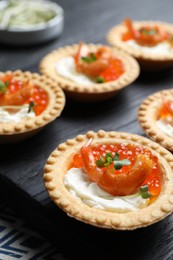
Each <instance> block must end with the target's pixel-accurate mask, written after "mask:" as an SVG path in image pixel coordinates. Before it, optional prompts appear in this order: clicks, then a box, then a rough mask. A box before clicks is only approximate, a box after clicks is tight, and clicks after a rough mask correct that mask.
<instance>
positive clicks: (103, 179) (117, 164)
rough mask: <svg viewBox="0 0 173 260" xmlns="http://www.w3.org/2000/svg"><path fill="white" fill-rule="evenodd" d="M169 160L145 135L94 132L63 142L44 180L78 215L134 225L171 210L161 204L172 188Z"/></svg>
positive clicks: (115, 224)
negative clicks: (163, 208)
mask: <svg viewBox="0 0 173 260" xmlns="http://www.w3.org/2000/svg"><path fill="white" fill-rule="evenodd" d="M87 139H88V140H87ZM164 153H165V154H164ZM167 157H169V161H167V159H166V158H167ZM170 162H173V156H172V155H171V154H170V153H169V152H168V151H166V150H165V149H164V148H162V147H161V146H159V145H158V144H155V143H153V142H152V141H150V140H148V139H146V138H143V137H140V136H137V135H131V134H126V133H116V132H108V133H106V132H104V131H102V130H100V131H99V132H98V133H94V132H91V131H90V132H88V133H87V135H86V136H82V135H80V136H77V137H76V138H75V139H71V140H67V142H66V143H64V144H61V145H59V147H58V149H57V150H55V151H54V152H53V153H52V155H51V156H50V157H49V159H48V161H47V164H46V166H45V171H44V181H45V186H46V188H47V190H48V192H49V195H50V196H51V198H52V199H53V200H54V201H55V203H56V204H57V205H58V206H59V207H61V208H62V209H63V210H65V211H66V212H67V213H68V214H70V215H71V216H73V217H75V218H77V219H78V220H81V221H84V222H87V223H89V224H92V225H96V226H99V227H105V228H112V229H135V228H138V227H142V226H147V225H150V224H152V223H154V222H156V221H159V220H160V219H162V218H163V217H165V216H166V215H168V214H169V213H171V212H172V211H173V204H171V205H170V207H169V210H168V211H169V213H168V212H167V213H166V214H165V212H164V210H162V206H161V205H162V203H163V202H164V199H165V195H166V200H165V203H167V200H168V199H169V195H170V194H171V192H172V191H173V183H172V180H173V176H172V174H171V171H172V170H171V165H170ZM153 211H154V212H159V213H158V214H155V213H153ZM152 214H153V216H154V217H153V216H152ZM98 216H99V217H98ZM144 216H145V218H144ZM146 219H147V221H145V220H146Z"/></svg>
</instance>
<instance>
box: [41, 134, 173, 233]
mask: <svg viewBox="0 0 173 260" xmlns="http://www.w3.org/2000/svg"><path fill="white" fill-rule="evenodd" d="M90 138H92V139H93V145H99V144H117V143H123V144H131V145H141V146H143V147H145V148H148V149H149V150H150V151H151V152H152V153H153V154H154V155H155V156H157V158H158V163H159V167H160V168H161V170H162V173H163V176H162V177H163V181H162V188H161V192H160V194H159V195H158V197H157V198H156V199H155V200H154V201H153V202H152V203H151V204H150V205H148V206H147V207H145V208H142V209H139V210H137V211H133V212H126V213H117V212H108V211H104V210H100V209H98V208H92V207H90V206H88V205H86V204H84V203H83V202H82V201H80V200H79V199H77V198H76V197H75V196H74V194H71V193H70V192H69V191H68V189H67V188H66V187H65V184H64V177H65V175H66V172H67V170H68V169H69V163H70V161H71V160H72V157H73V156H74V154H75V153H77V152H78V151H79V150H80V149H81V147H82V146H83V145H84V144H85V143H86V141H87V140H89V139H90ZM172 169H173V156H172V154H171V153H170V152H168V151H167V150H166V149H164V148H163V147H161V146H160V145H158V144H156V143H154V142H152V141H150V140H149V139H147V138H144V137H141V136H138V135H133V134H127V133H121V132H120V133H118V132H113V131H112V132H105V131H103V130H100V131H98V132H97V133H95V132H93V131H89V132H88V133H87V134H86V135H78V136H77V137H76V138H74V139H69V140H67V141H66V142H65V143H62V144H60V145H59V146H58V148H57V149H56V150H55V151H53V153H52V154H51V155H50V157H49V158H48V160H47V163H46V165H45V167H44V182H45V187H46V189H47V191H48V193H49V196H50V197H51V199H52V200H53V201H54V203H55V204H56V205H57V206H58V207H60V208H61V209H63V210H64V211H65V212H66V213H67V214H68V215H69V216H71V217H74V218H76V219H77V220H79V221H82V222H84V223H87V224H91V225H94V226H97V227H100V228H107V229H117V230H133V229H136V228H140V227H145V226H148V225H151V224H153V223H155V222H158V221H160V220H162V219H163V218H165V217H166V216H168V215H169V214H170V213H171V212H172V211H173V176H172Z"/></svg>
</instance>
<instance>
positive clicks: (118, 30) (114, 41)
mask: <svg viewBox="0 0 173 260" xmlns="http://www.w3.org/2000/svg"><path fill="white" fill-rule="evenodd" d="M133 25H134V28H136V29H138V28H140V27H141V26H148V25H149V26H159V27H160V28H161V29H162V30H165V31H167V32H170V33H171V34H173V25H172V24H169V23H164V22H159V21H133ZM124 32H126V27H125V25H123V24H120V25H117V26H114V27H112V28H111V29H110V30H109V32H108V34H107V41H108V42H109V44H110V45H112V46H115V47H118V48H120V49H121V50H123V51H126V52H127V53H128V54H130V55H132V56H133V57H135V58H136V59H137V61H138V62H139V64H140V65H141V68H142V69H145V70H157V69H163V68H167V67H169V66H171V65H172V64H173V48H172V52H170V53H169V54H163V53H160V54H159V55H158V54H155V53H146V52H144V51H143V50H142V47H141V49H135V48H133V47H132V46H129V45H128V44H126V42H125V41H122V39H121V36H122V34H123V33H124Z"/></svg>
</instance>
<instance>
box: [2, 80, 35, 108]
mask: <svg viewBox="0 0 173 260" xmlns="http://www.w3.org/2000/svg"><path fill="white" fill-rule="evenodd" d="M33 91H34V87H33V85H31V84H30V83H29V82H27V84H26V85H25V86H23V87H22V88H21V89H19V90H18V91H16V92H15V93H13V94H12V93H7V94H5V95H3V96H1V97H0V105H1V106H11V105H13V106H20V105H23V104H24V103H25V101H26V100H27V99H28V98H29V97H30V96H31V95H32V93H33Z"/></svg>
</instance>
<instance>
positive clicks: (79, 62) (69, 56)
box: [40, 42, 139, 101]
mask: <svg viewBox="0 0 173 260" xmlns="http://www.w3.org/2000/svg"><path fill="white" fill-rule="evenodd" d="M40 70H41V72H42V73H43V74H46V75H48V76H49V77H51V78H53V79H54V80H56V81H57V82H58V83H59V85H60V86H61V87H62V88H63V89H64V90H65V91H66V93H67V94H69V95H71V96H72V97H77V99H80V100H88V101H92V99H93V100H94V101H95V100H98V99H107V98H109V97H111V96H113V95H115V93H116V92H117V90H119V89H120V88H122V87H125V86H127V85H128V84H130V83H131V82H132V81H133V80H134V79H135V78H136V77H137V76H138V74H139V67H138V64H137V63H135V61H134V59H133V58H131V57H129V56H128V55H127V54H125V53H122V52H121V51H119V50H115V49H112V48H110V47H108V46H102V45H93V44H85V43H83V42H81V43H80V44H78V45H73V46H66V47H64V48H60V49H58V50H57V51H54V52H52V53H50V54H48V55H47V56H46V57H45V58H43V60H42V61H41V63H40Z"/></svg>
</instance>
